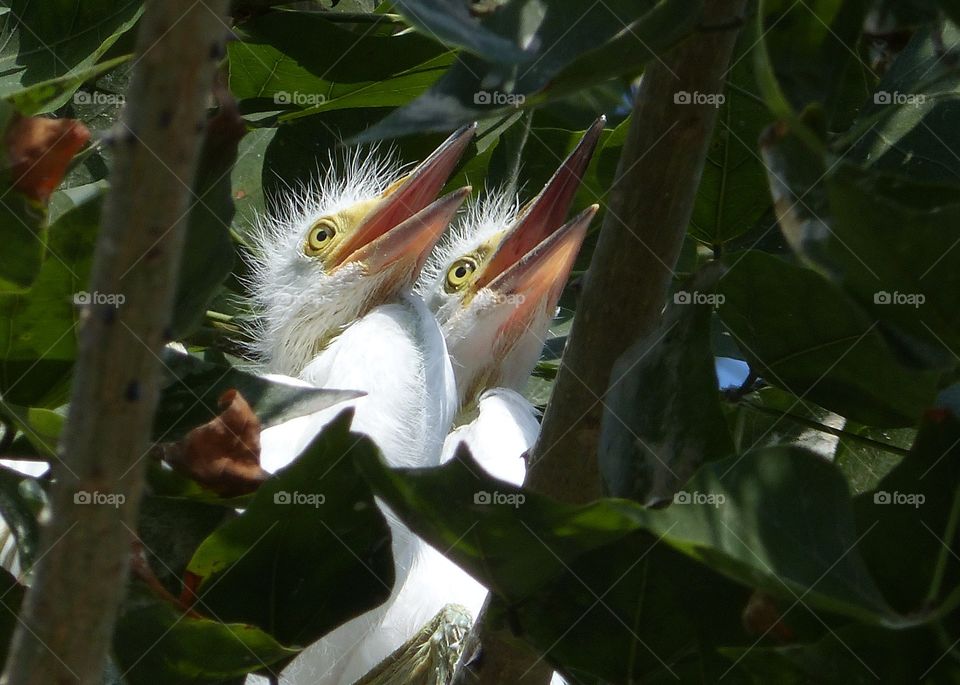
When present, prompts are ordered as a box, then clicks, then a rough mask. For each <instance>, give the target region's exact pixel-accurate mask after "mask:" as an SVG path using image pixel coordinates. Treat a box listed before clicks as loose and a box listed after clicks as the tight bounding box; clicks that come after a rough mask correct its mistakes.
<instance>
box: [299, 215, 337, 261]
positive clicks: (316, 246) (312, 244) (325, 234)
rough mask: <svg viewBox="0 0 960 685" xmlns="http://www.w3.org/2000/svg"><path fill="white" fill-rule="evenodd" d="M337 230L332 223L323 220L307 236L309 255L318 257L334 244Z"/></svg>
mask: <svg viewBox="0 0 960 685" xmlns="http://www.w3.org/2000/svg"><path fill="white" fill-rule="evenodd" d="M336 235H337V229H336V227H335V226H334V225H333V223H331V222H330V221H328V220H326V219H321V220H320V221H318V222H317V223H316V224H314V225H313V227H312V228H311V229H310V232H309V233H308V234H307V250H306V252H307V254H308V255H316V254H319V253H320V252H323V251H324V250H326V249H327V248H328V247H330V245H331V244H332V243H333V239H334V238H335V237H336Z"/></svg>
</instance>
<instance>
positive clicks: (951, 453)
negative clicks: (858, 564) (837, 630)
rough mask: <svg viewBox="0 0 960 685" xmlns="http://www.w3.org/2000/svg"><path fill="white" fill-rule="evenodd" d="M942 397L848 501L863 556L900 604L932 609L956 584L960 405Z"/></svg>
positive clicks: (906, 608) (959, 565)
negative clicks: (907, 444)
mask: <svg viewBox="0 0 960 685" xmlns="http://www.w3.org/2000/svg"><path fill="white" fill-rule="evenodd" d="M955 390H956V386H955V387H954V391H955ZM945 399H946V398H945V397H942V398H941V406H939V407H938V408H936V409H933V410H931V411H930V412H928V414H927V415H926V416H925V417H924V421H923V423H922V424H921V427H920V431H919V433H918V434H917V439H916V442H915V443H914V445H913V449H911V450H910V452H909V454H907V456H905V457H904V458H903V459H902V460H901V461H900V463H899V464H898V465H897V467H896V468H894V469H893V470H892V471H891V472H890V473H889V474H887V475H886V476H885V477H884V478H883V479H882V480H881V481H880V482H879V483H878V484H877V486H876V490H875V491H874V492H868V493H865V494H863V495H861V496H860V497H859V498H857V501H856V514H857V520H858V524H859V527H860V529H861V530H868V529H869V530H870V534H869V535H868V536H866V538H865V539H864V541H863V547H862V552H863V554H864V557H865V558H866V559H867V560H868V562H869V563H870V566H871V568H872V569H873V570H874V575H875V576H876V578H877V580H878V582H879V583H880V586H881V587H882V588H883V589H884V593H885V594H886V596H888V597H889V598H890V601H891V603H892V604H893V605H894V606H895V607H897V609H898V610H900V611H902V612H918V613H919V612H921V611H924V610H932V609H934V608H935V607H937V606H938V605H939V604H941V603H942V602H943V601H944V598H945V597H946V595H947V594H948V593H949V592H950V591H951V590H953V589H954V588H956V587H957V586H958V584H960V562H958V560H957V559H958V557H957V556H956V555H957V551H958V549H960V548H958V545H957V536H956V525H957V516H958V515H960V449H958V447H960V414H958V413H957V410H958V408H960V405H958V404H956V403H953V404H952V406H951V405H950V403H949V402H944V400H945Z"/></svg>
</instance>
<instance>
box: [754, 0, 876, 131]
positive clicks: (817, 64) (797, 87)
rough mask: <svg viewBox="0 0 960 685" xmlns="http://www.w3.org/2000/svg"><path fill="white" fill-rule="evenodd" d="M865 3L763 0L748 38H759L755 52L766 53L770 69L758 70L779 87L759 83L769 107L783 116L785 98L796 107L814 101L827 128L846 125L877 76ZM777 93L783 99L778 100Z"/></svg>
mask: <svg viewBox="0 0 960 685" xmlns="http://www.w3.org/2000/svg"><path fill="white" fill-rule="evenodd" d="M868 4H869V3H866V2H843V0H819V1H818V2H815V3H809V4H803V5H801V4H793V3H790V2H786V1H785V0H767V1H764V2H762V3H761V6H760V11H759V15H758V18H757V23H758V29H759V31H758V33H757V34H756V36H755V37H754V38H753V39H751V42H753V41H754V40H756V41H761V43H760V46H761V48H762V49H760V50H758V51H757V53H756V58H758V59H760V60H763V58H764V57H765V56H768V58H769V67H770V69H772V72H768V71H767V69H766V68H763V69H759V70H758V76H759V77H760V78H761V79H763V80H769V79H775V80H776V88H777V89H778V90H779V91H780V93H779V96H777V95H774V94H773V92H772V91H770V90H767V89H765V88H763V87H761V93H764V94H765V96H767V97H766V99H767V101H768V104H769V105H770V107H771V110H772V111H774V112H776V113H777V114H778V115H779V116H783V113H782V112H781V108H782V106H783V105H784V104H787V103H789V106H791V107H792V108H793V109H794V110H796V111H800V110H802V109H804V107H806V106H807V105H808V104H811V103H814V102H817V103H820V104H821V106H822V111H823V114H824V118H825V120H826V121H825V124H826V125H827V127H828V129H829V130H831V131H842V130H845V129H846V128H847V127H848V126H849V125H850V123H851V121H852V120H853V117H854V116H855V115H856V113H857V111H858V109H859V107H860V105H861V103H862V102H863V100H864V99H865V98H866V97H867V96H868V95H869V93H870V92H871V90H872V88H873V86H874V85H875V84H876V82H877V75H876V74H874V72H873V69H872V68H871V66H870V53H869V50H868V46H869V43H868V42H867V41H866V40H862V39H861V34H862V33H863V30H864V29H863V26H864V17H865V15H866V13H867V5H868ZM767 85H768V86H769V85H771V84H770V83H768V84H767ZM771 95H773V96H774V97H773V98H772V99H770V98H769V96H771ZM779 97H783V98H785V100H786V102H781V103H777V102H776V100H778V99H779ZM788 120H789V118H788Z"/></svg>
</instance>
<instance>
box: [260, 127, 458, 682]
mask: <svg viewBox="0 0 960 685" xmlns="http://www.w3.org/2000/svg"><path fill="white" fill-rule="evenodd" d="M474 130H475V126H471V127H465V128H464V129H461V130H460V131H457V132H456V133H455V134H453V135H452V136H451V137H450V138H448V139H447V141H445V142H444V143H443V144H442V145H441V146H440V147H439V148H438V149H437V150H436V151H435V152H434V153H433V154H432V155H430V157H429V158H427V159H426V160H425V161H424V162H422V163H421V164H420V165H419V166H417V167H416V168H415V169H414V171H413V172H412V173H410V174H408V175H406V176H400V174H399V172H398V170H397V169H396V167H395V166H393V165H390V164H384V163H381V162H378V161H376V160H375V159H374V158H372V157H369V158H362V157H359V156H356V155H355V156H353V157H351V158H350V159H349V160H348V162H349V163H348V168H347V170H346V172H345V173H344V174H343V175H340V176H337V175H334V174H333V173H329V174H328V175H327V176H326V178H324V179H323V180H322V181H321V182H320V185H319V187H318V188H313V189H309V190H308V192H305V193H302V194H300V196H299V197H298V198H297V204H296V205H295V206H291V207H289V208H287V209H286V210H285V211H283V212H282V213H281V214H280V215H279V216H278V217H276V218H274V219H271V220H269V221H265V222H263V223H261V225H260V231H259V237H258V239H257V241H256V244H257V247H258V248H259V250H258V252H259V255H258V257H257V258H256V261H254V269H253V277H252V279H251V289H252V292H253V299H254V303H255V305H256V307H257V310H258V312H259V314H260V316H259V319H258V324H257V327H256V328H255V329H254V331H253V335H252V338H253V339H254V340H255V341H256V342H255V344H254V351H255V352H256V354H257V356H258V357H259V359H260V361H261V362H262V365H263V367H264V369H265V370H266V371H269V372H272V373H273V374H274V375H273V377H274V378H279V379H283V378H286V379H288V380H289V382H292V383H309V384H311V385H315V386H319V387H328V388H341V389H351V390H360V391H363V392H365V393H366V395H365V396H364V397H361V398H359V399H357V400H353V401H351V402H350V403H349V405H352V406H353V407H354V409H355V415H354V419H353V424H352V429H353V430H355V431H358V432H361V433H366V434H368V435H369V436H370V437H372V438H373V440H374V442H376V443H377V445H378V446H379V447H380V449H381V450H382V452H383V454H384V457H385V459H386V460H387V461H388V462H389V463H390V464H391V465H393V466H430V465H436V464H438V463H439V459H440V450H441V447H442V444H443V439H444V436H445V435H446V433H447V431H448V430H449V427H450V424H451V421H452V418H453V415H454V413H455V409H456V390H455V386H454V379H453V373H452V368H451V366H450V362H449V357H448V355H447V351H446V347H445V343H444V341H443V336H442V334H441V333H440V330H439V327H438V325H437V323H436V320H435V319H434V318H433V316H432V315H431V313H430V312H429V310H428V309H427V308H426V306H425V305H424V303H423V301H422V300H421V299H420V298H419V297H418V296H416V295H414V294H413V293H412V290H411V289H412V286H413V283H414V281H415V280H416V279H417V276H418V275H419V273H420V269H421V268H422V266H423V263H424V261H425V260H426V257H427V254H428V253H429V251H430V250H431V249H432V247H433V246H434V244H435V243H436V241H437V240H438V239H439V237H440V235H441V234H442V232H443V230H444V229H445V228H446V227H447V225H448V224H449V222H450V221H451V220H452V219H453V217H454V215H455V213H456V210H457V209H458V208H459V206H460V204H462V202H463V201H464V199H465V198H466V196H467V194H468V193H469V188H463V189H461V190H459V191H457V192H455V193H451V194H450V195H447V196H446V197H444V198H441V199H440V200H436V201H433V202H432V204H431V201H432V200H433V198H435V197H436V195H437V193H438V192H439V191H440V189H441V187H442V186H443V185H444V183H445V182H446V181H447V179H448V178H449V176H450V174H451V173H452V171H453V169H454V167H455V166H456V164H457V162H458V160H459V159H460V157H461V155H462V154H463V152H464V150H465V149H466V147H467V144H468V143H469V141H470V140H471V138H472V136H473V132H474ZM277 374H280V375H277ZM345 406H348V404H340V405H337V406H336V407H331V408H330V409H327V410H324V411H321V412H317V413H315V414H312V415H309V416H305V417H300V418H298V419H294V420H292V421H288V422H286V423H284V424H282V425H279V426H274V427H272V428H269V429H267V430H265V431H264V432H263V433H262V434H261V462H262V465H263V467H264V468H265V469H267V470H268V471H276V470H277V469H278V468H282V467H283V466H285V465H286V464H288V463H289V462H290V461H292V460H293V459H294V458H295V457H296V456H297V455H299V454H300V452H302V451H303V448H304V447H306V445H307V444H308V443H309V442H310V441H311V440H312V438H313V437H314V436H315V435H316V434H317V433H318V432H319V431H320V430H321V429H322V428H323V426H324V425H326V424H327V423H328V422H329V421H330V419H332V418H333V417H334V416H336V415H337V414H339V413H340V412H341V411H342V410H343V409H344V407H345ZM381 508H382V509H384V510H385V513H386V515H387V518H388V522H389V523H390V527H391V533H392V537H393V542H392V549H393V554H394V562H395V566H396V581H395V585H394V593H396V592H397V591H399V588H400V586H401V585H402V582H403V578H404V576H405V574H406V572H407V571H408V570H409V568H410V566H411V564H412V561H413V558H414V557H415V556H416V548H417V547H418V546H419V544H422V543H420V541H419V539H418V538H416V537H415V536H413V535H412V533H410V532H409V530H407V529H406V527H405V526H403V525H402V524H401V523H400V522H399V521H398V520H397V519H396V517H395V516H394V515H393V514H392V513H391V512H390V511H389V510H387V509H386V508H385V507H383V506H381ZM388 604H389V600H388V602H387V603H386V604H384V605H381V607H378V608H377V609H375V610H373V611H370V612H367V613H366V614H364V615H362V616H359V617H357V618H355V619H352V620H351V621H348V622H347V623H345V624H344V625H342V626H340V627H339V628H337V629H335V630H334V631H332V632H331V633H329V634H328V635H326V636H325V637H324V638H323V639H322V640H321V641H320V642H318V643H317V644H315V645H312V646H310V647H309V648H307V649H306V650H305V651H304V652H303V653H302V654H301V655H300V657H299V658H298V659H297V660H296V661H295V662H294V664H291V666H290V667H289V668H288V670H287V671H285V672H284V681H285V682H291V681H292V682H309V683H311V684H323V685H340V684H346V683H350V682H352V678H350V676H347V675H345V671H346V670H347V668H348V667H349V665H350V661H351V659H352V655H353V653H354V651H356V650H357V649H359V648H361V647H362V646H363V644H364V640H365V639H366V638H367V636H368V635H369V634H370V633H371V632H372V631H375V630H376V626H377V625H378V623H379V620H380V619H381V618H382V616H383V614H384V613H385V611H386V607H387V605H388ZM290 674H299V675H298V676H297V677H294V678H289V677H288V676H289V675H290Z"/></svg>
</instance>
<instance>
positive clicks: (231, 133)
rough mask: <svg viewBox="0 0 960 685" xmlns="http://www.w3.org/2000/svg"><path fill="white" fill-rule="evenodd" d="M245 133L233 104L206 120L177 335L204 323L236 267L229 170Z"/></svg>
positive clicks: (180, 285)
mask: <svg viewBox="0 0 960 685" xmlns="http://www.w3.org/2000/svg"><path fill="white" fill-rule="evenodd" d="M245 133H246V129H245V126H244V123H243V120H242V119H241V118H240V116H239V114H238V113H237V112H236V111H235V110H233V109H232V108H229V107H226V108H224V109H222V110H221V111H220V113H219V114H217V115H216V116H214V117H213V118H212V119H211V120H210V121H209V122H208V123H207V133H206V136H205V138H204V141H203V147H202V149H201V151H200V160H199V162H198V166H197V172H196V175H195V177H194V181H193V197H192V198H191V207H190V215H189V218H188V220H187V235H186V239H185V242H184V246H183V257H182V259H181V260H180V272H179V280H178V282H177V294H176V300H175V302H174V309H173V322H172V324H171V326H172V328H173V337H174V338H182V337H184V336H185V335H187V334H188V333H190V332H191V331H192V330H193V329H195V328H196V327H197V326H198V325H199V324H200V323H201V322H202V321H203V318H204V314H205V313H206V311H207V307H208V306H209V305H210V302H211V301H212V300H213V298H214V297H215V296H216V295H217V293H218V292H219V291H220V289H221V286H222V284H223V282H224V280H226V278H227V276H229V275H230V272H231V270H232V269H233V261H234V247H233V241H232V240H231V239H230V224H231V222H232V221H233V216H234V208H233V196H232V191H231V180H232V179H231V176H230V174H231V171H232V169H233V166H234V164H235V163H236V161H237V145H238V143H239V142H240V140H241V138H243V136H244V134H245Z"/></svg>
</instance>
